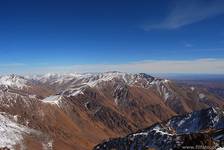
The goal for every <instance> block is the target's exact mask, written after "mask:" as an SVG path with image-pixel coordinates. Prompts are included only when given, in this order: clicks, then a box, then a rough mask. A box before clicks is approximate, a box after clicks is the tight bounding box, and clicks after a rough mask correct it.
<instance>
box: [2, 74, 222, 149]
mask: <svg viewBox="0 0 224 150" xmlns="http://www.w3.org/2000/svg"><path fill="white" fill-rule="evenodd" d="M223 105H224V101H223V99H222V98H221V97H218V96H216V95H215V94H214V93H210V92H209V91H207V90H206V89H202V88H191V87H189V86H178V85H177V84H176V83H175V82H173V81H170V80H165V79H159V78H155V77H152V76H150V75H147V74H144V73H140V74H130V73H122V72H104V73H84V74H76V73H73V74H45V75H35V76H25V77H23V76H18V75H7V76H1V77H0V112H2V117H4V118H5V120H8V121H9V122H13V124H14V125H13V126H18V128H17V127H16V128H17V129H18V131H17V130H16V131H11V130H10V127H8V128H9V131H8V130H6V127H4V128H3V130H0V134H3V133H4V134H6V135H10V133H18V136H19V137H20V138H19V139H20V140H19V142H18V140H17V141H14V142H11V143H10V142H9V144H7V145H6V144H4V143H5V142H4V140H2V139H0V148H3V147H5V146H6V147H8V148H11V149H13V148H14V149H16V147H26V148H28V149H29V147H32V149H35V148H36V149H80V150H85V149H92V148H93V146H94V145H96V144H97V143H99V142H101V141H102V140H103V139H107V138H112V137H119V136H124V135H126V134H128V133H131V132H134V131H137V130H139V129H141V128H145V127H148V126H149V125H152V124H154V123H156V122H161V121H164V120H167V119H168V118H170V117H172V116H175V115H177V114H185V113H187V112H192V111H195V110H200V109H203V108H208V107H217V106H219V107H222V106H223ZM15 118H16V119H15ZM23 129H24V130H23ZM28 131H29V132H28ZM30 131H32V132H30ZM33 131H35V132H33ZM8 132H9V133H8ZM37 133H38V134H37ZM7 137H8V136H6V138H5V139H7ZM1 143H3V144H1Z"/></svg>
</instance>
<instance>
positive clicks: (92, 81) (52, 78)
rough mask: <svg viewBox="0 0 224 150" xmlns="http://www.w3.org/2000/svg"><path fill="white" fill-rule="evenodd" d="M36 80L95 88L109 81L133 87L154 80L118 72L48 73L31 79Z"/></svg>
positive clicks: (52, 83)
mask: <svg viewBox="0 0 224 150" xmlns="http://www.w3.org/2000/svg"><path fill="white" fill-rule="evenodd" d="M29 78H31V79H34V80H38V81H40V82H42V83H49V84H51V85H54V84H68V83H69V84H73V83H76V84H77V83H79V84H80V85H81V84H82V85H84V84H85V85H89V86H90V87H95V86H96V85H98V84H99V83H102V82H108V81H121V82H123V83H126V84H129V85H132V84H135V83H137V82H139V81H141V82H143V80H145V82H147V83H149V82H151V81H152V80H153V79H154V78H153V77H151V76H149V75H147V74H144V73H139V74H131V73H124V72H117V71H110V72H102V73H67V74H57V73H48V74H45V75H36V76H32V77H29Z"/></svg>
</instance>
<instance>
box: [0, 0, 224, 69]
mask: <svg viewBox="0 0 224 150" xmlns="http://www.w3.org/2000/svg"><path fill="white" fill-rule="evenodd" d="M223 27H224V1H222V0H197V1H196V0H172V1H169V0H108V1H106V0H52V1H51V0H27V1H24V0H2V1H1V2H0V51H1V55H0V67H1V68H2V69H0V71H1V72H9V71H7V70H9V67H11V68H12V67H14V69H15V70H16V69H18V68H21V67H23V69H24V68H32V67H43V66H44V67H46V66H68V65H77V64H79V65H83V64H88V65H89V64H127V63H134V62H141V61H148V60H154V61H163V60H170V61H182V60H184V61H191V60H198V59H208V58H213V59H219V60H220V59H221V60H222V59H223V58H224V28H223ZM221 67H222V66H221ZM24 70H25V69H24ZM11 71H12V70H11ZM15 72H16V71H15ZM177 72H178V71H177Z"/></svg>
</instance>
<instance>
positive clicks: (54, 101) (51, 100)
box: [42, 95, 62, 106]
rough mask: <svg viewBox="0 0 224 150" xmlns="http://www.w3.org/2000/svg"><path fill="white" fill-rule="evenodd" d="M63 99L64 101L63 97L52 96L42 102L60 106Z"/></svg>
mask: <svg viewBox="0 0 224 150" xmlns="http://www.w3.org/2000/svg"><path fill="white" fill-rule="evenodd" d="M61 99H62V96H61V95H51V96H48V97H46V98H44V99H43V100H42V102H44V103H49V104H56V105H58V106H59V104H60V101H61Z"/></svg>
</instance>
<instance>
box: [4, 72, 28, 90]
mask: <svg viewBox="0 0 224 150" xmlns="http://www.w3.org/2000/svg"><path fill="white" fill-rule="evenodd" d="M0 85H4V86H10V87H12V88H19V89H22V88H24V87H27V86H28V80H27V79H25V78H24V77H22V76H18V75H15V74H11V75H6V76H1V77H0Z"/></svg>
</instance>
